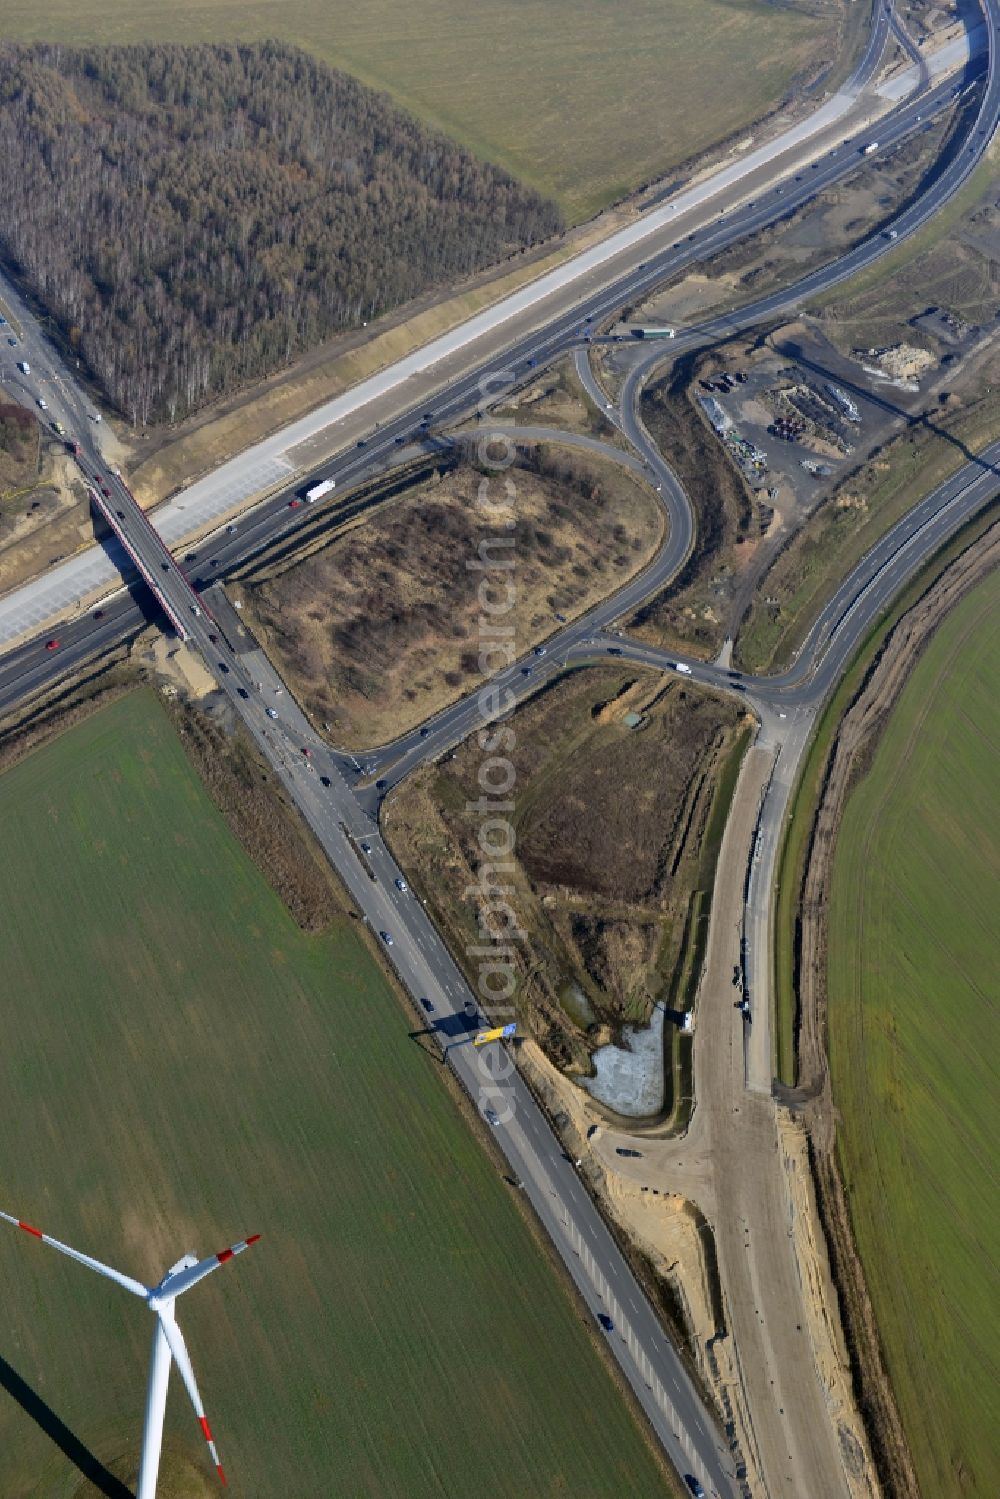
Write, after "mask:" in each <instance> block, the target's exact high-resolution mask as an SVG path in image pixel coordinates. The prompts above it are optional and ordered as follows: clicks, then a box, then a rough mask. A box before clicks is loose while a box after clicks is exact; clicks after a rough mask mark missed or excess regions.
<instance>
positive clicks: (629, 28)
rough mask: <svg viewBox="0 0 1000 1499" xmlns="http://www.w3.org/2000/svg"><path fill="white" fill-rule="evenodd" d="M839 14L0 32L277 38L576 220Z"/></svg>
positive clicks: (277, 12) (316, 8)
mask: <svg viewBox="0 0 1000 1499" xmlns="http://www.w3.org/2000/svg"><path fill="white" fill-rule="evenodd" d="M857 8H858V9H861V7H857ZM833 14H834V13H833V9H832V8H831V9H830V10H828V11H827V12H826V13H825V19H820V18H818V17H817V16H816V15H815V14H813V15H809V14H807V13H805V12H804V11H801V10H798V9H797V8H795V7H794V6H792V7H790V6H789V5H787V4H782V5H773V4H768V3H764V0H494V3H493V4H491V5H470V4H469V3H468V0H367V3H366V4H364V5H355V4H348V3H347V0H284V3H283V4H281V5H277V4H275V3H274V0H171V3H170V4H169V5H156V4H151V3H149V0H115V3H114V4H112V5H108V4H107V3H106V0H101V3H98V0H47V3H46V4H45V6H44V7H42V8H39V6H38V5H37V4H34V3H32V0H7V3H6V4H5V5H4V7H3V13H2V18H0V32H2V35H3V36H5V37H9V38H13V39H17V40H32V41H35V40H44V41H60V42H64V43H74V42H119V43H124V42H138V41H177V40H181V41H186V42H194V41H212V42H221V41H241V42H249V41H259V40H261V39H262V38H266V37H273V36H276V35H277V36H280V37H281V38H282V39H283V40H285V41H289V42H294V43H297V44H298V45H300V46H303V47H307V48H309V50H310V51H312V52H315V53H316V54H317V55H318V56H319V57H322V58H323V59H325V60H326V61H327V62H330V63H333V64H335V65H336V66H338V67H342V68H345V69H346V70H347V71H348V72H351V73H354V74H355V75H356V76H357V77H359V78H362V79H363V80H364V81H365V82H366V83H370V84H372V85H374V86H375V87H377V88H383V89H386V90H388V92H389V93H391V94H392V95H393V96H394V98H396V99H397V100H398V101H399V102H400V103H402V104H404V105H406V106H407V107H408V108H409V109H411V110H413V111H414V113H416V114H418V115H420V116H422V117H423V118H424V119H427V120H430V121H432V122H433V123H435V124H437V125H439V126H441V128H442V129H444V130H446V131H447V132H448V133H449V135H452V136H454V137H456V138H457V139H458V140H461V141H463V142H464V143H465V144H466V145H468V146H470V147H471V148H472V149H473V150H475V151H477V152H479V153H480V154H481V155H482V156H485V157H487V158H489V159H490V160H492V161H496V162H499V163H500V164H501V165H503V166H505V167H507V168H508V169H509V170H510V171H511V172H512V173H514V175H515V176H517V177H520V178H522V179H523V180H524V181H526V182H529V183H531V184H532V185H533V186H535V187H537V188H539V189H541V190H542V191H543V192H546V193H550V194H552V195H553V196H555V197H556V198H558V199H559V201H560V202H561V204H562V205H563V208H564V210H565V212H566V214H567V216H568V217H569V218H571V219H573V220H576V219H580V218H584V217H586V216H587V215H588V214H590V213H592V212H593V211H594V210H595V209H597V208H599V207H601V206H602V205H603V204H606V203H608V202H610V201H612V200H614V199H615V198H618V197H620V196H621V195H622V194H624V193H626V192H628V191H629V190H631V189H633V188H635V187H638V186H641V185H642V184H643V183H644V182H646V181H648V180H649V179H650V178H653V177H656V176H658V175H659V174H660V173H662V172H666V171H669V170H670V168H671V167H672V166H675V165H676V164H677V163H679V162H681V161H683V160H685V158H687V157H689V156H691V155H692V154H693V153H695V152H698V151H700V150H702V149H704V148H705V147H706V146H708V145H710V144H712V143H713V142H715V141H718V140H721V139H723V138H724V137H725V136H727V135H729V134H730V133H732V132H733V131H738V130H741V129H742V128H743V127H744V126H745V125H746V124H747V123H748V122H749V121H751V120H753V119H755V118H758V117H759V116H760V115H762V114H763V113H765V112H766V111H767V110H768V109H769V108H771V107H772V106H773V105H774V104H775V103H777V101H778V100H779V99H780V98H781V96H782V94H783V92H784V90H785V89H786V87H787V86H788V84H789V83H790V82H791V81H792V79H793V78H794V77H795V76H796V74H798V73H800V72H802V71H804V70H809V69H812V68H813V67H815V66H816V65H817V63H818V62H820V61H821V59H822V58H823V57H829V56H830V55H831V48H832V44H833V37H834V29H835V28H834V23H833Z"/></svg>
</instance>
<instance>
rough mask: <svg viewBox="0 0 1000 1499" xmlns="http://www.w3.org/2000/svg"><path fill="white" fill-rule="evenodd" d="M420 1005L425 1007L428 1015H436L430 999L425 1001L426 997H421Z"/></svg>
mask: <svg viewBox="0 0 1000 1499" xmlns="http://www.w3.org/2000/svg"><path fill="white" fill-rule="evenodd" d="M420 1003H421V1004H422V1005H423V1007H424V1009H425V1010H426V1011H427V1013H428V1015H433V1014H434V1006H433V1005H432V1004H431V1002H430V1000H429V999H425V998H424V996H423V995H421V996H420Z"/></svg>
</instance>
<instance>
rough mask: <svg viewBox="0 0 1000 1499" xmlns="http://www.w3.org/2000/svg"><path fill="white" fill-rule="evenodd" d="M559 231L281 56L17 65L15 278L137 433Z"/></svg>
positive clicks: (9, 135) (501, 180) (9, 162)
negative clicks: (51, 319) (26, 287)
mask: <svg viewBox="0 0 1000 1499" xmlns="http://www.w3.org/2000/svg"><path fill="white" fill-rule="evenodd" d="M558 228H559V212H558V209H557V208H556V207H555V205H554V204H552V203H550V202H548V201H546V200H545V199H543V198H541V197H539V196H538V195H537V194H536V193H533V192H531V191H529V190H527V189H525V188H523V187H522V186H520V185H519V184H518V183H517V182H515V181H514V180H513V179H512V178H511V177H510V176H508V175H507V174H506V173H505V172H503V171H501V170H499V169H498V168H496V167H494V166H491V165H489V164H487V163H484V162H481V161H479V160H477V159H476V158H475V157H474V156H472V155H471V154H470V153H469V152H468V151H466V150H464V149H463V148H461V147H460V146H457V145H456V144H455V143H454V142H453V141H450V140H448V139H447V138H446V137H445V136H443V135H440V134H438V133H436V132H434V131H432V130H429V129H427V128H426V127H425V126H423V125H421V124H420V123H419V122H418V121H416V120H415V119H413V118H412V117H411V116H409V115H407V114H406V113H404V112H402V111H401V110H399V109H397V108H396V107H395V106H394V105H393V104H392V103H391V101H390V100H389V99H387V98H386V97H385V96H384V95H382V94H378V93H375V92H374V91H372V90H371V89H368V88H365V87H363V86H362V85H361V84H360V83H358V82H357V81H356V80H354V79H353V78H350V77H348V76H347V75H345V74H343V73H338V72H336V71H334V70H333V69H331V68H328V67H326V66H324V65H323V64H322V63H319V62H317V61H315V60H314V59H313V58H311V57H310V56H308V55H307V54H306V53H304V52H300V51H298V50H297V49H295V48H292V47H289V46H286V45H284V44H281V43H263V44H260V45H256V46H247V47H235V46H233V47H228V46H196V47H180V46H142V47H112V48H89V49H88V48H66V47H60V46H53V45H45V46H43V45H38V46H32V47H19V46H13V45H7V44H4V45H2V46H0V258H2V259H3V260H4V261H6V262H7V263H8V264H9V265H10V266H12V267H13V268H14V269H15V270H16V271H17V273H18V274H19V275H20V276H21V277H22V278H23V279H24V281H25V282H26V283H27V284H28V285H29V286H30V287H31V288H32V289H33V291H34V293H35V295H36V296H37V298H38V299H39V301H40V302H41V303H42V304H43V305H44V306H45V307H46V308H47V309H48V310H49V311H50V312H51V314H52V315H53V316H54V318H55V319H56V320H57V322H58V323H59V325H60V327H61V329H62V332H63V335H64V337H65V338H66V340H67V341H68V342H69V344H70V345H71V346H72V347H73V348H74V349H75V350H76V352H77V354H78V355H79V356H80V357H81V359H83V360H84V361H85V362H86V364H87V365H88V366H89V368H90V369H91V370H92V372H93V373H94V374H95V375H96V377H97V378H98V379H99V380H100V382H101V383H102V384H103V386H104V388H105V389H106V391H107V394H108V396H109V398H110V399H111V401H112V402H113V403H114V405H115V406H117V407H118V408H119V410H121V411H122V413H123V414H124V415H125V416H126V417H127V418H128V419H129V421H131V422H132V423H133V424H134V425H143V426H144V425H146V424H148V423H150V422H154V421H162V420H168V421H174V420H178V419H180V418H181V417H183V416H185V415H186V414H188V413H189V412H191V411H193V410H194V409H196V408H197V407H198V406H200V405H203V404H205V403H206V402H207V401H209V400H211V399H212V398H213V397H215V396H217V395H219V394H222V393H225V392H229V391H233V390H235V389H238V388H239V387H241V386H243V385H245V384H247V383H248V382H249V381H252V380H255V379H258V378H260V377H261V376H263V375H266V374H268V373H270V372H271V371H273V370H275V369H277V368H280V367H281V366H282V365H284V364H286V363H288V362H289V361H290V360H291V359H293V358H294V357H296V356H297V355H298V354H300V353H302V352H303V351H304V350H306V349H308V348H310V347H311V346H313V345H315V344H316V343H318V342H320V341H321V340H323V339H324V338H327V337H329V336H330V335H331V334H333V333H335V332H337V331H338V330H342V329H345V328H349V327H352V326H356V325H358V324H359V323H361V322H362V321H367V320H370V319H371V318H373V317H377V316H378V314H380V313H382V312H385V311H386V310H387V309H389V308H391V307H393V306H396V305H398V304H399V303H401V302H404V301H406V300H407V299H409V298H411V297H413V296H415V295H417V294H418V293H419V292H421V291H423V290H425V289H427V288H428V287H430V286H434V285H436V284H443V283H446V282H448V281H450V280H453V279H454V278H456V277H462V276H465V275H468V274H469V273H471V272H474V271H476V270H479V269H481V268H483V267H484V266H487V265H489V264H492V263H494V262H496V261H498V260H501V259H502V258H503V257H505V256H507V255H510V254H512V253H514V252H516V251H517V250H519V249H522V248H524V247H526V246H529V245H532V244H535V243H537V242H538V241H539V240H542V239H544V238H546V237H548V236H549V235H551V234H552V233H553V232H554V231H555V230H557V229H558Z"/></svg>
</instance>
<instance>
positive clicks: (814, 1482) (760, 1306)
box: [592, 740, 878, 1499]
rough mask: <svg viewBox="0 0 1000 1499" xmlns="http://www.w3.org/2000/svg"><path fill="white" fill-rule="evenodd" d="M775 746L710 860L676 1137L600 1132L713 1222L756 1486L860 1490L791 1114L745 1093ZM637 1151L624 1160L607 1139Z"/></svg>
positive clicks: (746, 775)
mask: <svg viewBox="0 0 1000 1499" xmlns="http://www.w3.org/2000/svg"><path fill="white" fill-rule="evenodd" d="M773 759H774V751H773V747H771V746H769V745H768V744H767V742H766V740H765V741H764V742H760V741H759V742H758V743H757V744H756V745H755V746H754V747H753V748H752V749H751V750H750V751H749V753H748V755H747V757H746V759H745V761H744V764H743V769H742V771H741V775H740V780H739V783H738V786H737V790H736V795H735V798H734V801H733V807H732V811H731V814H730V818H729V823H728V826H727V829H726V835H725V839H724V842H723V846H722V853H721V856H720V859H719V867H718V875H717V880H716V889H715V895H714V900H713V909H712V925H711V931H710V934H709V942H708V952H707V954H706V962H705V971H704V977H703V979H702V986H701V990H700V993H699V999H698V1008H697V1018H696V1033H697V1041H696V1044H695V1048H694V1056H695V1064H694V1077H695V1098H696V1106H695V1111H694V1115H693V1117H692V1121H691V1124H690V1127H689V1129H688V1131H687V1133H686V1135H684V1136H682V1137H680V1138H673V1139H667V1138H654V1137H651V1136H650V1135H641V1136H634V1135H626V1134H624V1133H619V1132H616V1131H613V1130H607V1129H605V1130H602V1131H600V1132H599V1133H598V1134H597V1135H596V1136H595V1137H594V1140H593V1141H592V1147H593V1150H594V1154H595V1157H596V1158H597V1159H598V1160H599V1162H600V1164H601V1166H602V1167H603V1169H604V1170H606V1171H607V1172H608V1173H609V1174H610V1175H618V1176H622V1177H626V1178H628V1179H629V1180H631V1181H634V1182H638V1183H641V1184H642V1185H644V1186H649V1187H654V1186H655V1187H656V1188H657V1189H658V1190H659V1191H660V1192H667V1193H670V1192H679V1193H681V1194H682V1195H683V1196H684V1197H686V1198H688V1199H689V1200H691V1201H692V1202H694V1203H696V1204H697V1206H698V1207H699V1208H700V1209H701V1211H702V1212H703V1213H704V1214H705V1217H706V1218H707V1219H708V1221H709V1223H710V1224H711V1226H712V1229H713V1232H714V1235H715V1242H716V1250H717V1254H718V1261H719V1271H720V1275H721V1280H722V1286H723V1297H724V1303H725V1314H726V1322H727V1328H728V1331H729V1333H730V1340H729V1342H730V1345H731V1346H730V1349H729V1354H730V1358H731V1361H732V1364H733V1366H734V1368H735V1379H734V1401H733V1403H734V1407H735V1414H736V1420H737V1425H738V1427H739V1428H740V1441H741V1445H742V1446H743V1449H744V1456H745V1458H746V1461H747V1465H748V1470H749V1475H748V1476H749V1481H750V1486H751V1489H752V1491H753V1492H754V1494H765V1495H768V1496H769V1499H777V1496H779V1495H787V1496H794V1499H860V1496H862V1495H866V1496H872V1495H875V1494H877V1493H878V1486H877V1482H876V1477H875V1471H874V1467H873V1464H872V1462H871V1458H870V1455H869V1453H868V1449H867V1444H866V1441H865V1436H864V1432H863V1428H862V1426H861V1423H860V1420H859V1418H858V1416H857V1413H856V1411H855V1409H854V1404H853V1397H852V1393H851V1385H850V1373H849V1366H848V1361H847V1354H846V1350H845V1348H844V1346H843V1342H842V1337H841V1334H840V1330H839V1318H838V1315H837V1309H836V1301H835V1297H834V1293H833V1287H832V1284H831V1281H830V1275H829V1267H828V1264H827V1259H826V1252H825V1245H824V1243H823V1240H822V1238H821V1236H820V1234H819V1232H818V1226H817V1225H818V1219H817V1215H816V1212H815V1204H814V1202H813V1200H812V1191H811V1186H810V1182H809V1174H808V1163H807V1157H806V1150H805V1136H804V1132H803V1130H802V1127H801V1125H800V1124H799V1123H798V1122H797V1121H796V1120H794V1119H793V1118H792V1116H791V1115H790V1114H789V1112H788V1111H787V1110H786V1109H785V1108H784V1107H783V1106H781V1105H780V1104H778V1103H776V1102H775V1100H774V1099H772V1098H771V1097H769V1096H766V1095H764V1094H760V1093H755V1092H748V1090H747V1087H746V1083H745V1063H744V1047H743V1021H742V1018H741V1016H740V1014H739V1012H738V1011H737V1009H736V1008H735V1003H734V1002H735V999H736V990H735V989H734V987H733V984H732V975H733V965H734V964H735V963H736V961H737V960H738V957H739V932H740V918H741V912H742V903H743V881H744V877H745V873H746V868H747V860H748V858H749V854H750V846H751V840H752V839H753V836H754V827H755V823H756V817H757V811H758V807H759V804H760V796H761V792H762V790H763V788H764V786H765V784H766V783H767V780H768V777H769V776H770V774H771V769H772V765H773ZM622 1145H625V1146H627V1147H630V1148H633V1149H638V1150H640V1151H641V1156H640V1158H639V1159H632V1158H622V1157H620V1156H618V1155H617V1154H616V1149H617V1147H620V1146H622Z"/></svg>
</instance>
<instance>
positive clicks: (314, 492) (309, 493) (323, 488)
mask: <svg viewBox="0 0 1000 1499" xmlns="http://www.w3.org/2000/svg"><path fill="white" fill-rule="evenodd" d="M336 487H337V485H336V483H335V481H334V480H333V479H324V480H323V481H322V483H320V484H314V485H313V487H312V489H307V490H306V504H307V505H315V503H316V501H317V500H321V499H322V498H323V496H324V495H325V494H329V493H330V491H331V490H333V489H336Z"/></svg>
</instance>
